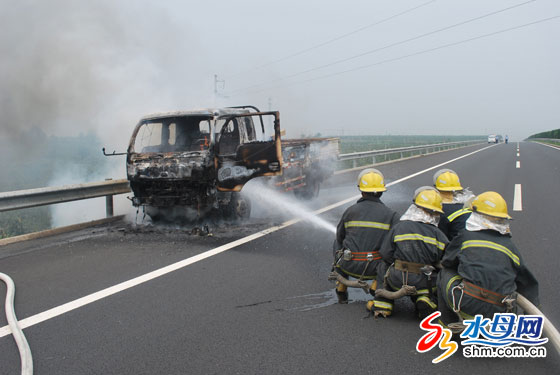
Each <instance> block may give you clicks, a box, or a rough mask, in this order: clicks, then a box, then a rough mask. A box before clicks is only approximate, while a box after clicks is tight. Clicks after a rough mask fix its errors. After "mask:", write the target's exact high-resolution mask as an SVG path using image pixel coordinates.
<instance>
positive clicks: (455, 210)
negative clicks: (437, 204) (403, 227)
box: [434, 169, 474, 241]
mask: <svg viewBox="0 0 560 375" xmlns="http://www.w3.org/2000/svg"><path fill="white" fill-rule="evenodd" d="M434 186H435V188H436V189H437V190H438V191H439V192H440V193H441V195H442V198H443V215H441V219H440V221H439V224H438V227H439V229H441V231H442V232H443V233H445V235H446V236H447V238H448V239H449V240H450V241H451V240H452V239H453V237H455V236H456V235H457V233H459V232H460V231H461V230H462V229H464V228H465V223H466V221H467V219H468V217H469V215H470V213H471V211H470V210H469V209H468V208H463V206H464V204H465V202H467V201H468V200H469V199H471V198H474V195H473V194H472V192H471V191H470V190H468V189H464V188H463V187H462V186H461V181H460V180H459V176H458V175H457V173H455V171H453V170H451V169H440V170H439V171H437V172H436V173H435V174H434Z"/></svg>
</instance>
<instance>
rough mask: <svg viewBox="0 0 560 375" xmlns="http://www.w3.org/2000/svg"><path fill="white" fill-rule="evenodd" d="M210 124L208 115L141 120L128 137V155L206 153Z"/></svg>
mask: <svg viewBox="0 0 560 375" xmlns="http://www.w3.org/2000/svg"><path fill="white" fill-rule="evenodd" d="M213 129H214V121H213V118H212V117H209V116H175V117H162V118H153V119H147V120H143V121H141V122H140V123H139V124H138V125H137V126H136V129H135V130H134V134H133V136H132V138H131V141H130V145H129V150H130V153H142V154H144V153H175V152H179V153H183V152H202V151H207V150H208V149H209V147H210V145H211V144H212V143H213V138H214V137H213Z"/></svg>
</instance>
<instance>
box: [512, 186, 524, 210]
mask: <svg viewBox="0 0 560 375" xmlns="http://www.w3.org/2000/svg"><path fill="white" fill-rule="evenodd" d="M513 210H514V211H523V204H522V201H521V184H515V190H514V191H513Z"/></svg>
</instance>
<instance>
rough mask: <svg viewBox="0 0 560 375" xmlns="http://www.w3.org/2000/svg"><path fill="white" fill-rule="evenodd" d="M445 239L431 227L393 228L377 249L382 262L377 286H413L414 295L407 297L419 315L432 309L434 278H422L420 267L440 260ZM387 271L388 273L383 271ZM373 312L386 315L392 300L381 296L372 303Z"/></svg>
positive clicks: (409, 223) (411, 224)
mask: <svg viewBox="0 0 560 375" xmlns="http://www.w3.org/2000/svg"><path fill="white" fill-rule="evenodd" d="M447 243H448V240H447V237H446V236H445V234H443V232H442V231H441V230H439V229H438V228H437V227H436V226H434V225H432V224H427V223H424V222H417V221H410V220H404V221H401V222H399V223H398V224H396V225H395V227H394V228H393V229H391V231H390V232H389V235H388V236H387V238H386V239H385V241H384V243H383V245H382V246H381V250H380V253H381V256H382V257H383V260H384V263H383V264H382V265H380V268H379V270H378V271H379V272H378V278H377V283H378V285H382V284H381V283H383V279H384V275H386V279H385V283H386V285H385V288H386V289H387V290H393V291H397V290H399V289H400V288H401V287H402V286H403V285H411V286H415V287H416V295H413V296H411V298H412V301H413V302H414V303H415V305H416V308H417V311H418V313H419V314H421V315H425V314H426V313H427V312H431V311H434V310H436V308H437V306H436V301H435V298H434V297H433V296H434V295H435V281H436V279H435V277H436V274H435V273H433V274H432V275H430V276H429V279H428V276H427V275H425V274H424V273H423V272H422V271H420V268H421V267H423V266H425V265H431V266H435V265H436V264H437V263H438V262H439V261H440V260H441V258H442V256H443V253H444V249H445V246H446V245H447ZM387 270H388V271H387ZM373 304H374V308H375V310H376V311H379V310H386V311H387V312H388V313H389V314H386V315H390V313H391V312H392V310H393V301H392V300H389V299H385V298H381V297H376V298H375V300H374V303H373Z"/></svg>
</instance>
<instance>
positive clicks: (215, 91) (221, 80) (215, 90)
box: [214, 74, 226, 106]
mask: <svg viewBox="0 0 560 375" xmlns="http://www.w3.org/2000/svg"><path fill="white" fill-rule="evenodd" d="M220 83H221V84H222V89H223V88H224V87H225V86H226V81H225V80H223V79H218V75H217V74H214V106H217V105H218V104H217V101H218V96H219V94H218V84H220Z"/></svg>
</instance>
